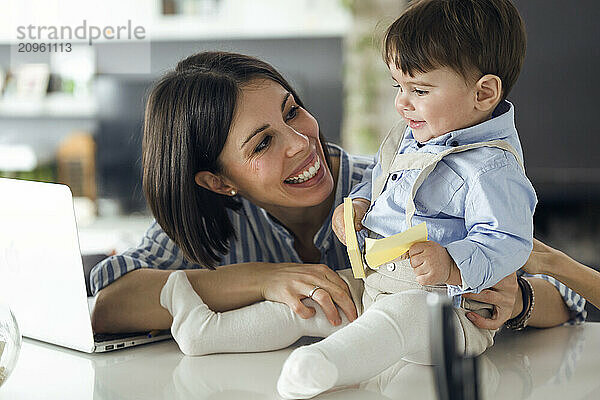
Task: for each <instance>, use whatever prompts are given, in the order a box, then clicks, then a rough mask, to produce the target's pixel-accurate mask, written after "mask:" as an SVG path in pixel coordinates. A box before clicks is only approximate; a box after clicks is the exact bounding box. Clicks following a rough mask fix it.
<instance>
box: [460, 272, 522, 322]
mask: <svg viewBox="0 0 600 400" xmlns="http://www.w3.org/2000/svg"><path fill="white" fill-rule="evenodd" d="M463 297H466V298H469V299H473V300H477V301H481V302H483V303H488V304H492V305H494V306H495V308H494V314H493V315H492V317H491V318H484V317H482V316H481V315H479V314H477V313H474V312H469V313H467V318H469V319H470V320H471V322H473V324H475V326H477V327H478V328H482V329H498V328H500V327H501V326H502V325H503V324H504V323H505V322H506V321H508V320H509V319H510V318H512V317H513V316H515V315H517V314H519V312H520V311H521V309H522V308H523V304H522V303H523V299H522V298H521V294H520V292H519V285H518V284H517V274H516V273H512V274H510V275H508V276H507V277H506V278H504V279H502V280H501V281H500V282H498V283H497V284H496V285H495V286H493V287H491V288H489V289H484V290H482V291H481V292H480V293H478V294H475V293H468V294H463Z"/></svg>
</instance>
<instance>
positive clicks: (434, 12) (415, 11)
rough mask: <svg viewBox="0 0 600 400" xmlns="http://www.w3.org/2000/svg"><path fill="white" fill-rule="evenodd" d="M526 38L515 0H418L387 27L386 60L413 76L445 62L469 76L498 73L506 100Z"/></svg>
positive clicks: (517, 70) (522, 55)
mask: <svg viewBox="0 0 600 400" xmlns="http://www.w3.org/2000/svg"><path fill="white" fill-rule="evenodd" d="M526 42H527V39H526V34H525V26H524V23H523V20H522V19H521V16H520V15H519V12H518V11H517V9H516V7H515V6H514V4H513V3H512V1H511V0H416V1H413V2H411V3H410V5H409V6H408V8H407V9H406V10H405V11H404V13H402V15H401V16H400V17H398V19H396V21H394V22H393V23H392V25H390V27H389V28H388V29H387V31H386V33H385V36H384V42H383V43H384V45H383V59H384V61H385V62H386V64H388V65H389V64H391V63H393V64H394V65H395V66H396V68H398V69H399V70H401V71H402V72H403V73H405V74H409V75H410V76H413V75H414V73H415V72H422V73H425V72H428V71H431V70H433V69H437V68H442V67H448V68H451V69H453V70H454V71H456V72H458V73H460V74H461V75H462V76H463V77H464V78H465V80H467V81H470V80H471V79H473V78H476V79H479V78H480V77H481V76H483V75H485V74H493V75H496V76H498V77H499V78H500V79H501V80H502V99H503V100H504V99H505V98H506V96H507V95H508V93H509V92H510V90H511V89H512V87H513V85H514V84H515V82H516V81H517V78H518V77H519V73H520V72H521V67H522V65H523V60H524V59H525V49H526ZM474 74H477V75H478V76H477V77H475V76H473V75H474Z"/></svg>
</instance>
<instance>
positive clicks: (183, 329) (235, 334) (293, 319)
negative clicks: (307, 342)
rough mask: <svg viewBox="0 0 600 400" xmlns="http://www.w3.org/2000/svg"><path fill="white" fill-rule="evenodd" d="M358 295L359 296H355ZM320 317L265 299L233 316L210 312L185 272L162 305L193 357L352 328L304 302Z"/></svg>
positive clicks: (172, 279) (165, 292)
mask: <svg viewBox="0 0 600 400" xmlns="http://www.w3.org/2000/svg"><path fill="white" fill-rule="evenodd" d="M353 297H355V296H353ZM302 302H303V303H304V305H306V306H308V307H313V308H315V310H316V314H315V315H314V316H313V317H311V318H308V319H302V318H300V317H299V316H298V315H297V314H296V313H294V312H293V311H292V310H291V309H290V308H289V307H288V306H287V305H286V304H283V303H277V302H271V301H262V302H259V303H255V304H252V305H250V306H246V307H243V308H240V309H236V310H231V311H227V312H222V313H220V312H214V311H212V310H211V309H209V308H208V306H207V305H206V304H204V302H203V301H202V299H201V298H200V296H199V295H198V294H197V293H196V291H195V290H194V289H193V287H192V285H191V284H190V282H189V281H188V279H187V276H186V274H185V272H183V271H176V272H173V273H171V275H170V276H169V278H168V280H167V283H166V284H165V285H164V287H163V289H162V290H161V293H160V304H161V305H162V306H163V307H165V308H166V309H167V310H168V311H169V312H170V313H171V315H172V316H173V324H172V325H171V333H172V335H173V337H174V338H175V341H176V342H177V344H178V345H179V348H180V349H181V351H182V352H183V353H185V354H187V355H205V354H211V353H237V352H258V351H270V350H276V349H281V348H284V347H287V346H289V345H291V344H292V343H294V342H296V341H297V340H298V339H300V338H301V337H302V336H317V337H325V336H328V335H330V334H331V333H333V332H335V331H337V330H338V329H340V328H341V327H343V326H346V325H347V324H348V319H347V318H346V316H345V314H344V313H343V312H342V311H341V310H339V313H340V316H341V318H342V324H341V325H338V326H333V325H331V323H330V322H329V320H328V319H327V317H326V316H325V314H324V313H323V310H322V309H321V307H320V306H319V304H317V303H316V302H315V301H314V300H312V299H310V298H307V299H304V300H302Z"/></svg>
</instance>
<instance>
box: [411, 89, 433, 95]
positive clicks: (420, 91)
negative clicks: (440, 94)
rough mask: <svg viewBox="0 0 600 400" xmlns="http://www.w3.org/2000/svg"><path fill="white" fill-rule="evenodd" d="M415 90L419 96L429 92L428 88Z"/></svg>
mask: <svg viewBox="0 0 600 400" xmlns="http://www.w3.org/2000/svg"><path fill="white" fill-rule="evenodd" d="M413 92H415V93H416V94H417V96H424V95H426V94H427V93H429V92H428V91H427V90H419V89H414V90H413Z"/></svg>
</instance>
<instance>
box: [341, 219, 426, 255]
mask: <svg viewBox="0 0 600 400" xmlns="http://www.w3.org/2000/svg"><path fill="white" fill-rule="evenodd" d="M344 211H346V208H345V207H344ZM347 232H348V231H347V230H346V236H348V233H347ZM346 240H347V239H346ZM426 241H427V226H426V225H425V222H423V223H421V224H419V225H417V226H413V227H412V228H410V229H408V230H406V231H404V232H401V233H398V234H396V235H394V236H390V237H386V238H383V239H371V238H367V239H365V260H366V261H367V263H368V264H369V266H371V267H378V266H380V265H382V264H385V263H387V262H389V261H392V260H393V259H395V258H398V257H400V256H401V255H402V254H404V253H406V252H407V251H408V249H410V246H412V245H413V244H415V243H419V242H426Z"/></svg>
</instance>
